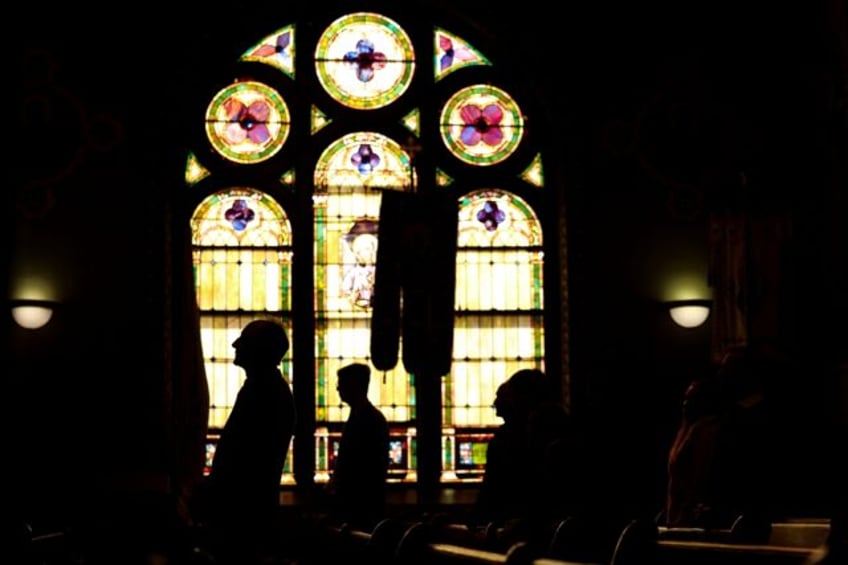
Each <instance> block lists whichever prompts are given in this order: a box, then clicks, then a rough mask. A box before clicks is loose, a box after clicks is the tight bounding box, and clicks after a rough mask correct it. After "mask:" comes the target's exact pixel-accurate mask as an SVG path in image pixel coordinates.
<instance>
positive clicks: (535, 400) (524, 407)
mask: <svg viewBox="0 0 848 565" xmlns="http://www.w3.org/2000/svg"><path fill="white" fill-rule="evenodd" d="M549 398H550V390H549V388H548V380H547V377H546V376H545V373H543V372H542V371H541V370H539V369H520V370H518V371H516V372H515V373H513V374H512V376H510V377H509V378H508V379H507V380H506V381H505V382H503V383H502V384H501V386H499V387H498V391H497V393H496V395H495V401H494V404H493V406H494V407H495V414H497V415H498V416H500V417H501V418H503V420H504V421H505V422H511V421H518V420H521V419H525V418H527V417H528V416H529V414H530V412H532V411H533V410H534V409H536V408H538V407H539V406H540V405H541V404H542V403H543V402H545V401H546V400H549Z"/></svg>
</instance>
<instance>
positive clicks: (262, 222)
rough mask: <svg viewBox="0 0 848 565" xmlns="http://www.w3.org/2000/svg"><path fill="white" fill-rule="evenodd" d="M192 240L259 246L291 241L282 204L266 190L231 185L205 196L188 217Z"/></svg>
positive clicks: (194, 241) (209, 244) (196, 243)
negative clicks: (232, 186) (227, 188)
mask: <svg viewBox="0 0 848 565" xmlns="http://www.w3.org/2000/svg"><path fill="white" fill-rule="evenodd" d="M191 238H192V244H193V245H196V246H215V247H263V246H274V247H277V246H280V247H282V246H288V245H290V244H291V226H290V225H289V220H288V217H287V216H286V214H285V212H284V211H283V209H282V207H281V206H280V205H279V204H277V202H276V201H274V200H273V199H272V198H270V197H269V196H268V195H267V194H265V193H263V192H261V191H258V190H253V189H250V188H232V189H229V190H222V191H220V192H216V193H215V194H212V195H210V196H208V197H207V198H206V199H204V200H203V202H201V203H200V204H199V205H198V206H197V208H196V209H195V211H194V214H193V216H192V219H191Z"/></svg>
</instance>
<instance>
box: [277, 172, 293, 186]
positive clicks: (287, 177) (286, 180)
mask: <svg viewBox="0 0 848 565" xmlns="http://www.w3.org/2000/svg"><path fill="white" fill-rule="evenodd" d="M294 180H295V177H294V169H289V170H288V171H286V172H285V173H283V175H282V176H281V177H280V182H281V183H282V184H284V185H286V186H294Z"/></svg>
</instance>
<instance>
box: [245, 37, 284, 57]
mask: <svg viewBox="0 0 848 565" xmlns="http://www.w3.org/2000/svg"><path fill="white" fill-rule="evenodd" d="M290 41H291V33H290V32H288V31H286V32H284V33H281V34H280V35H278V36H277V41H276V42H275V43H274V44H273V45H272V44H269V43H265V44H263V45H260V46H259V47H257V48H256V50H255V51H254V52H253V53H251V55H253V56H255V57H270V56H271V55H276V54H278V53H284V52H285V50H286V48H287V47H288V46H289V42H290Z"/></svg>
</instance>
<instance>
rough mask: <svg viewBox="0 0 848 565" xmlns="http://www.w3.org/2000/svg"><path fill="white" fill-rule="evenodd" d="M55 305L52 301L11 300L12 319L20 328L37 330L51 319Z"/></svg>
mask: <svg viewBox="0 0 848 565" xmlns="http://www.w3.org/2000/svg"><path fill="white" fill-rule="evenodd" d="M55 307H56V303H55V302H53V301H52V300H32V299H16V300H12V317H13V318H14V319H15V322H17V323H18V325H19V326H21V327H22V328H27V329H30V330H37V329H38V328H41V327H43V326H44V325H46V324H47V322H49V321H50V318H52V317H53V309H54V308H55Z"/></svg>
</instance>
